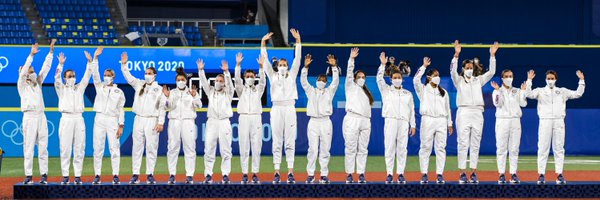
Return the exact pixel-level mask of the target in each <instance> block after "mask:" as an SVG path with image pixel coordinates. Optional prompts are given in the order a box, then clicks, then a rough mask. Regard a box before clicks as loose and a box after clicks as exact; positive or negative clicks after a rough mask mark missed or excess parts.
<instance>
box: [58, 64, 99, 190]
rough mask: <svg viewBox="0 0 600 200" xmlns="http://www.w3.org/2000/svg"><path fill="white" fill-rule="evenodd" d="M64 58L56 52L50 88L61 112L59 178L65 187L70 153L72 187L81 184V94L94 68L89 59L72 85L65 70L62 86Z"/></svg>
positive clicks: (83, 138)
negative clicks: (83, 71) (61, 177)
mask: <svg viewBox="0 0 600 200" xmlns="http://www.w3.org/2000/svg"><path fill="white" fill-rule="evenodd" d="M66 59H67V58H66V57H65V56H64V54H63V53H60V55H59V57H58V61H59V64H58V67H57V68H56V74H55V75H54V88H55V89H56V94H57V96H58V111H60V113H61V117H60V125H59V127H58V134H59V140H60V168H61V171H62V176H63V180H62V184H69V168H70V161H71V153H73V170H74V171H75V184H82V181H81V173H82V170H83V158H84V156H85V133H86V132H85V122H84V121H83V116H82V114H83V109H84V103H83V95H84V93H85V88H86V87H87V85H88V83H89V81H90V77H91V76H92V72H93V70H95V69H94V66H93V65H92V63H91V60H89V61H88V63H87V66H86V70H85V73H84V74H83V78H81V81H80V82H79V84H75V72H74V71H73V70H67V71H65V73H64V79H65V83H63V82H62V80H61V74H62V70H63V66H64V64H65V61H66ZM71 150H72V151H71Z"/></svg>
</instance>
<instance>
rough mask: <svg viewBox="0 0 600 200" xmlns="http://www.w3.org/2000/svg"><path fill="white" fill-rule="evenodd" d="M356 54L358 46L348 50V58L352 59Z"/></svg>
mask: <svg viewBox="0 0 600 200" xmlns="http://www.w3.org/2000/svg"><path fill="white" fill-rule="evenodd" d="M357 56H358V47H354V48H352V50H350V58H352V59H354V58H356V57H357Z"/></svg>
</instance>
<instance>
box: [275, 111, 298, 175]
mask: <svg viewBox="0 0 600 200" xmlns="http://www.w3.org/2000/svg"><path fill="white" fill-rule="evenodd" d="M296 123H297V121H296V108H294V106H293V105H291V106H273V108H271V128H272V133H273V164H274V165H275V170H279V168H280V166H281V155H282V151H281V150H282V146H284V145H285V160H286V162H287V168H288V169H293V168H294V153H295V151H296V134H297V133H296V131H297V127H296Z"/></svg>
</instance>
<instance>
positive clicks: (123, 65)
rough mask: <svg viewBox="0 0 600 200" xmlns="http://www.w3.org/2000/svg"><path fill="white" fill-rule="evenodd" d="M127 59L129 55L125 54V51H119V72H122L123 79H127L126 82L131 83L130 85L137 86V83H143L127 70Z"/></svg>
mask: <svg viewBox="0 0 600 200" xmlns="http://www.w3.org/2000/svg"><path fill="white" fill-rule="evenodd" d="M128 59H129V56H128V55H127V52H123V53H121V72H122V73H123V77H125V80H127V83H129V85H131V87H134V88H136V87H138V86H139V85H142V84H144V81H142V80H140V79H137V78H135V77H133V75H131V73H130V72H129V69H128V68H127V60H128Z"/></svg>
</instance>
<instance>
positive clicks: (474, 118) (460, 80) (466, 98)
mask: <svg viewBox="0 0 600 200" xmlns="http://www.w3.org/2000/svg"><path fill="white" fill-rule="evenodd" d="M454 46H455V53H454V58H452V64H451V66H450V75H451V78H452V82H453V83H454V86H455V87H456V90H457V95H456V102H457V103H456V104H457V105H458V111H457V112H456V125H457V131H458V137H457V139H458V156H457V157H458V169H460V170H461V174H460V179H459V183H467V182H469V181H468V180H467V175H466V168H467V154H468V155H470V168H471V170H472V173H471V177H470V178H471V180H470V182H471V183H478V182H479V179H477V175H476V173H475V172H476V171H477V162H478V161H479V147H480V145H481V136H482V134H483V110H484V108H483V107H484V102H483V94H482V89H481V88H482V87H483V86H484V85H485V84H486V83H487V82H488V81H490V79H492V77H493V76H494V73H495V72H496V57H495V54H496V51H497V50H498V43H494V45H493V46H492V47H490V69H489V71H488V72H486V73H485V74H483V75H481V76H473V61H472V60H465V61H464V62H463V67H462V70H463V73H462V74H461V75H459V74H458V72H457V70H458V69H457V68H458V56H459V54H460V51H461V46H460V43H458V40H457V41H456V42H455V44H454Z"/></svg>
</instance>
